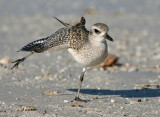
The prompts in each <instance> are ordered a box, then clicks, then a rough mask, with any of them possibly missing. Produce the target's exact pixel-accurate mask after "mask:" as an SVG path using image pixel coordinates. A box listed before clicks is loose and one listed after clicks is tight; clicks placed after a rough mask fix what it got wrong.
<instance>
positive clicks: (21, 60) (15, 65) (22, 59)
mask: <svg viewBox="0 0 160 117" xmlns="http://www.w3.org/2000/svg"><path fill="white" fill-rule="evenodd" d="M32 54H34V52H31V53H30V54H28V55H27V56H25V57H23V58H21V59H18V60H16V61H13V62H12V63H15V64H14V66H13V67H12V68H11V70H12V69H13V68H15V67H18V65H19V64H20V63H22V62H23V61H24V60H25V59H27V58H28V57H30V56H31V55H32Z"/></svg>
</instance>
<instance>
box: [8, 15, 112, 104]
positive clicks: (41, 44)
mask: <svg viewBox="0 0 160 117" xmlns="http://www.w3.org/2000/svg"><path fill="white" fill-rule="evenodd" d="M54 18H55V19H56V20H58V21H59V22H60V23H62V24H63V25H64V27H63V28H61V29H59V30H57V31H56V32H55V33H54V34H52V35H51V36H48V37H46V38H42V39H39V40H36V41H33V42H31V43H29V44H27V45H26V46H24V47H22V48H21V49H20V51H27V52H30V54H28V55H27V56H25V57H23V58H21V59H18V60H16V61H14V62H12V63H15V65H14V66H13V67H12V68H11V69H13V68H15V67H18V65H19V64H20V63H22V62H23V61H24V60H25V59H27V58H28V57H30V56H31V55H33V54H34V53H42V52H46V51H51V50H57V49H68V51H69V52H70V53H71V55H72V56H73V58H74V59H75V60H76V61H77V62H78V63H79V64H80V65H81V66H82V67H83V72H82V74H81V75H80V85H79V88H78V91H77V95H76V97H75V99H74V100H76V101H84V102H86V101H87V100H82V99H81V98H80V97H79V93H80V89H81V86H82V81H83V79H84V74H85V71H86V69H87V68H90V67H93V66H96V65H98V64H100V63H102V62H103V61H104V60H105V59H106V57H107V55H108V47H107V41H106V39H108V40H110V41H113V39H112V38H111V37H110V36H109V35H108V31H109V28H108V26H107V25H106V24H104V23H96V24H94V25H93V26H92V27H91V29H90V31H88V30H87V29H86V28H85V23H86V20H85V18H84V17H81V20H80V22H79V23H77V24H76V25H73V26H72V25H70V24H67V23H64V22H63V21H61V20H59V19H58V18H56V17H54Z"/></svg>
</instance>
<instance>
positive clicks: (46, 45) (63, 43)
mask: <svg viewBox="0 0 160 117" xmlns="http://www.w3.org/2000/svg"><path fill="white" fill-rule="evenodd" d="M68 30H69V28H61V29H59V30H58V31H56V32H55V33H54V34H52V35H51V36H48V37H46V38H42V39H39V40H36V41H33V42H31V43H29V44H27V45H26V46H24V47H23V48H22V49H20V50H21V51H31V52H32V51H33V52H37V53H41V52H45V51H49V50H52V49H60V48H69V45H68V41H67V40H68V38H69V31H68Z"/></svg>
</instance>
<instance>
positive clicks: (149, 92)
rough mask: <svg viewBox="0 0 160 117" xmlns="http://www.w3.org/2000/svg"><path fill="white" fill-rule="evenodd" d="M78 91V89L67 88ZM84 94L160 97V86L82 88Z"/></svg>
mask: <svg viewBox="0 0 160 117" xmlns="http://www.w3.org/2000/svg"><path fill="white" fill-rule="evenodd" d="M67 90H69V91H73V92H77V89H67ZM80 92H81V93H82V94H89V95H119V96H121V97H127V98H134V97H135V98H143V97H159V96H160V88H157V89H138V90H137V89H129V90H107V89H100V90H97V89H81V91H80Z"/></svg>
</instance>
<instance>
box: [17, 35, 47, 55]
mask: <svg viewBox="0 0 160 117" xmlns="http://www.w3.org/2000/svg"><path fill="white" fill-rule="evenodd" d="M48 38H49V37H47V38H42V39H39V40H36V41H33V42H31V43H29V44H27V45H26V46H24V47H22V48H21V49H20V51H30V52H33V51H34V52H37V53H40V52H43V51H44V47H43V46H44V44H45V42H46V40H47V39H48Z"/></svg>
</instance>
